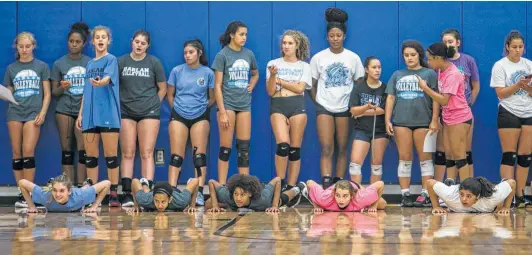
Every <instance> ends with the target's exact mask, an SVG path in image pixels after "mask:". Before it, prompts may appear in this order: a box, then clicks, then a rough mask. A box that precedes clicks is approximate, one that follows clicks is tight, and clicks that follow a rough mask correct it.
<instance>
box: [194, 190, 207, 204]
mask: <svg viewBox="0 0 532 255" xmlns="http://www.w3.org/2000/svg"><path fill="white" fill-rule="evenodd" d="M196 205H197V206H204V205H205V198H204V197H203V193H199V192H198V195H197V196H196Z"/></svg>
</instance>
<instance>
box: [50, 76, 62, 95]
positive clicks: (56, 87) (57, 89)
mask: <svg viewBox="0 0 532 255" xmlns="http://www.w3.org/2000/svg"><path fill="white" fill-rule="evenodd" d="M64 92H65V89H63V87H62V86H61V85H60V84H59V81H55V80H52V95H53V96H54V97H58V96H60V95H61V94H63V93H64Z"/></svg>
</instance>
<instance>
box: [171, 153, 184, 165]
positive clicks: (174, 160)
mask: <svg viewBox="0 0 532 255" xmlns="http://www.w3.org/2000/svg"><path fill="white" fill-rule="evenodd" d="M170 165H171V166H173V167H177V168H180V167H181V165H183V157H181V156H179V155H177V154H172V155H171V156H170Z"/></svg>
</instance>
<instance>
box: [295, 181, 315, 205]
mask: <svg viewBox="0 0 532 255" xmlns="http://www.w3.org/2000/svg"><path fill="white" fill-rule="evenodd" d="M297 186H298V187H299V189H300V190H299V191H300V192H299V194H301V196H303V197H304V198H306V199H307V200H308V201H309V202H310V204H312V205H314V204H313V203H312V200H310V197H309V195H308V187H307V184H306V183H305V182H299V183H298V184H297ZM302 187H303V188H302Z"/></svg>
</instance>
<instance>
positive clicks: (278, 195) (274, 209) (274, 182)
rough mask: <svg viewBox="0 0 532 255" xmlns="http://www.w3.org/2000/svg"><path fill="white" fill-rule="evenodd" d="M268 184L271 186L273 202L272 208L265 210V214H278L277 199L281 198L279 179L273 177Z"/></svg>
mask: <svg viewBox="0 0 532 255" xmlns="http://www.w3.org/2000/svg"><path fill="white" fill-rule="evenodd" d="M270 184H271V185H273V190H274V192H273V200H272V207H271V208H268V209H266V212H272V213H278V212H279V199H280V198H281V177H275V178H273V180H272V181H270Z"/></svg>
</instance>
